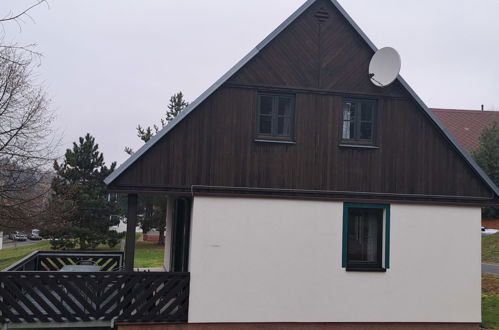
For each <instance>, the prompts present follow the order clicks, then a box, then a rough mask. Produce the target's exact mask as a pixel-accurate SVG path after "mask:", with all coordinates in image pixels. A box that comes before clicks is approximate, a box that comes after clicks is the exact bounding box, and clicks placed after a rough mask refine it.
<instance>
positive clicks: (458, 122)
mask: <svg viewBox="0 0 499 330" xmlns="http://www.w3.org/2000/svg"><path fill="white" fill-rule="evenodd" d="M431 111H432V112H433V114H434V115H435V116H436V117H437V118H438V119H439V120H440V121H441V122H442V123H443V124H444V126H445V127H446V128H447V129H448V130H449V132H450V133H451V134H452V135H453V136H454V137H455V138H456V140H457V142H459V144H460V145H461V147H463V149H464V150H466V151H467V152H468V153H469V154H471V152H472V151H473V150H476V149H478V147H479V146H480V135H481V134H482V131H483V130H484V129H485V128H487V127H489V126H490V125H492V123H493V122H494V121H495V122H497V123H499V111H481V110H454V109H431Z"/></svg>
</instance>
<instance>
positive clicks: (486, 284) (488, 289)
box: [482, 273, 499, 313]
mask: <svg viewBox="0 0 499 330" xmlns="http://www.w3.org/2000/svg"><path fill="white" fill-rule="evenodd" d="M482 293H486V294H499V275H494V274H486V273H485V274H482ZM497 313H499V310H498V311H497Z"/></svg>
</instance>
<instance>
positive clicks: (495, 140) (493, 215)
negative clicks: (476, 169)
mask: <svg viewBox="0 0 499 330" xmlns="http://www.w3.org/2000/svg"><path fill="white" fill-rule="evenodd" d="M473 158H474V159H475V161H476V162H477V163H478V165H480V167H481V168H482V170H483V171H484V172H485V173H487V175H488V176H489V177H490V179H491V180H492V181H493V182H494V183H495V184H496V185H499V127H498V125H497V123H496V122H494V123H493V124H492V125H491V126H490V127H487V128H485V129H484V130H483V131H482V134H481V135H480V147H479V148H478V149H477V150H475V151H474V152H473ZM482 215H483V217H484V218H488V219H497V218H499V208H494V207H487V208H484V209H482Z"/></svg>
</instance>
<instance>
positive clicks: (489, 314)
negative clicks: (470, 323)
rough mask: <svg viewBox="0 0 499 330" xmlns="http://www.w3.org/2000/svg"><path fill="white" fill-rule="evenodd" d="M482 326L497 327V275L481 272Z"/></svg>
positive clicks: (498, 287)
mask: <svg viewBox="0 0 499 330" xmlns="http://www.w3.org/2000/svg"><path fill="white" fill-rule="evenodd" d="M482 326H483V327H485V328H489V329H499V275H492V274H482Z"/></svg>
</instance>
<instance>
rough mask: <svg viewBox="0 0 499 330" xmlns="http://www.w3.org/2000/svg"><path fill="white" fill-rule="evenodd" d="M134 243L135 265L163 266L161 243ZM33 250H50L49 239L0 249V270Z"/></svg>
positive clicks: (105, 247)
mask: <svg viewBox="0 0 499 330" xmlns="http://www.w3.org/2000/svg"><path fill="white" fill-rule="evenodd" d="M136 237H137V238H139V237H140V234H138V235H136ZM135 244H136V245H135V267H141V268H159V267H163V255H164V252H165V250H164V246H163V245H159V244H156V243H149V242H136V243H135ZM119 248H120V245H119V244H118V245H117V246H115V247H114V248H112V249H110V248H109V246H107V245H99V246H98V247H97V250H107V251H118V250H119ZM35 250H45V251H47V250H50V243H49V241H45V240H44V241H41V242H37V243H35V244H31V245H25V246H18V247H9V248H4V249H2V250H0V270H1V269H4V268H5V267H8V266H10V265H11V264H13V263H14V262H16V261H17V260H19V259H21V258H23V257H25V256H27V255H28V254H30V253H31V252H33V251H35Z"/></svg>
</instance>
